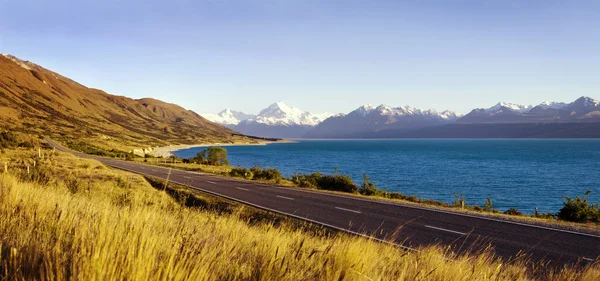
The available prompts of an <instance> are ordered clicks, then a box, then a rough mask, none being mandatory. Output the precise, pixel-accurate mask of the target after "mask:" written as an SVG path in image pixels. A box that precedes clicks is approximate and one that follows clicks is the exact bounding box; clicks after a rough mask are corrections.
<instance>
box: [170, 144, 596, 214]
mask: <svg viewBox="0 0 600 281" xmlns="http://www.w3.org/2000/svg"><path fill="white" fill-rule="evenodd" d="M202 149H204V148H201V147H196V148H191V149H185V150H180V151H177V152H175V154H176V155H177V156H179V157H185V158H187V157H192V156H194V155H196V153H197V152H198V151H200V150H202ZM226 149H227V152H228V154H229V161H230V162H231V164H232V165H234V166H237V165H241V166H243V167H252V166H254V165H260V166H263V167H271V166H272V167H276V168H278V169H279V170H280V171H281V172H282V173H283V175H284V176H286V177H290V176H291V175H292V174H293V173H295V172H301V173H312V172H315V171H320V172H322V173H333V172H334V169H335V167H339V172H340V173H344V174H349V175H351V176H352V178H353V179H354V181H355V182H356V183H357V184H358V185H360V183H362V180H363V174H364V173H366V174H367V175H368V176H369V177H370V178H371V181H372V182H374V183H375V184H376V187H378V188H381V189H385V188H387V189H388V190H390V191H398V192H401V193H404V194H408V195H416V196H417V197H419V196H421V197H422V198H423V199H435V200H440V201H444V202H448V203H450V202H452V201H453V200H454V198H455V197H454V193H457V194H463V196H464V198H465V199H466V201H467V204H479V205H483V203H484V202H485V201H486V198H487V197H490V198H492V201H493V204H494V207H495V208H498V209H499V210H501V211H504V210H506V209H508V208H511V207H514V208H518V209H519V210H521V211H523V212H525V213H533V212H534V210H535V208H536V207H538V208H539V210H540V212H557V211H558V210H559V209H560V208H561V207H562V202H563V200H564V196H565V195H566V196H575V195H581V194H583V193H584V192H585V191H586V190H591V191H592V194H591V195H590V196H589V197H588V198H589V199H590V201H592V202H593V203H597V202H600V188H599V184H600V140H598V139H591V140H580V139H577V140H574V139H568V140H566V139H560V140H555V139H552V140H547V139H544V140H540V139H535V140H534V139H525V140H524V139H518V140H516V139H515V140H506V139H502V140H474V139H468V140H465V139H461V140H449V139H419V140H414V139H411V140H300V141H298V142H297V143H279V144H270V145H266V146H229V147H226Z"/></svg>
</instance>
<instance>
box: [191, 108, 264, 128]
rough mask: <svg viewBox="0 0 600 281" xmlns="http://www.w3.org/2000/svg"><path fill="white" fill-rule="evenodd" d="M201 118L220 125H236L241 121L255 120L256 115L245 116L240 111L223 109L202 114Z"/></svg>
mask: <svg viewBox="0 0 600 281" xmlns="http://www.w3.org/2000/svg"><path fill="white" fill-rule="evenodd" d="M201 115H202V117H204V118H206V119H208V120H210V121H212V122H215V123H219V124H222V125H237V124H239V123H240V122H242V121H245V120H248V119H252V118H255V117H256V115H252V114H246V113H243V112H240V111H235V110H231V109H224V110H222V111H221V112H219V113H217V114H214V113H204V114H201Z"/></svg>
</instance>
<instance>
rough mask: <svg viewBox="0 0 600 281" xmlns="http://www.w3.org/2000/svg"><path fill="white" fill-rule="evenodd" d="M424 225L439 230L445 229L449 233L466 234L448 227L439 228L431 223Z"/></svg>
mask: <svg viewBox="0 0 600 281" xmlns="http://www.w3.org/2000/svg"><path fill="white" fill-rule="evenodd" d="M425 227H427V228H433V229H437V230H441V231H446V232H450V233H455V234H460V235H465V234H466V233H464V232H458V231H454V230H450V229H445V228H441V227H435V226H431V225H425Z"/></svg>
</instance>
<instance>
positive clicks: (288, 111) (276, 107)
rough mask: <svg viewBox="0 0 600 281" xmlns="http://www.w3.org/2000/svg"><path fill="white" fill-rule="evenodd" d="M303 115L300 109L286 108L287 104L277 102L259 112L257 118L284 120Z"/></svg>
mask: <svg viewBox="0 0 600 281" xmlns="http://www.w3.org/2000/svg"><path fill="white" fill-rule="evenodd" d="M303 113H304V112H303V111H302V110H300V109H297V108H295V107H291V106H288V105H287V104H285V103H283V102H281V101H278V102H276V103H273V104H271V105H269V107H267V108H265V109H263V110H261V111H260V113H258V117H264V118H280V119H285V118H288V117H292V118H293V117H294V116H300V115H302V114H303Z"/></svg>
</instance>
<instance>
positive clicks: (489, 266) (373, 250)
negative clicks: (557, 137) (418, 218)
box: [0, 155, 600, 280]
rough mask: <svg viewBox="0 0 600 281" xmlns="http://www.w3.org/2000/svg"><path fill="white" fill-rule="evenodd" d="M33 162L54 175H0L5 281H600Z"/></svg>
mask: <svg viewBox="0 0 600 281" xmlns="http://www.w3.org/2000/svg"><path fill="white" fill-rule="evenodd" d="M25 156H26V155H20V156H19V157H23V158H25ZM12 157H13V159H14V158H15V157H16V156H12ZM23 160H25V161H23V162H27V159H23ZM39 161H40V162H38V165H37V166H38V167H40V166H41V167H43V168H41V169H40V171H42V170H43V171H44V172H39V173H45V175H46V177H47V179H49V180H37V179H32V178H27V177H24V176H23V173H21V172H19V170H18V169H19V166H18V165H13V166H11V169H10V171H9V173H3V174H0V279H1V280H36V279H38V280H66V279H72V280H532V279H534V277H535V278H538V279H553V280H600V267H599V266H598V265H595V266H592V267H587V268H585V269H575V268H565V269H563V270H562V271H560V272H558V273H544V274H542V271H541V270H543V268H539V269H531V268H529V269H528V267H526V266H525V265H524V264H522V263H517V264H505V263H502V262H501V261H500V260H497V259H495V258H494V257H493V256H492V255H491V254H489V253H484V254H479V255H472V256H468V255H465V256H454V255H453V254H452V253H449V252H447V251H446V250H445V249H444V248H441V247H428V248H424V249H421V251H420V252H405V251H403V250H401V249H398V248H396V247H393V246H390V245H386V244H382V243H378V242H374V241H371V240H367V239H364V238H358V237H350V236H345V235H335V236H334V237H333V238H331V237H329V238H328V237H326V236H321V235H319V234H318V233H311V232H305V231H302V230H297V229H294V228H291V227H288V226H286V225H282V226H275V225H273V224H269V223H262V224H249V223H248V222H247V221H245V220H244V219H241V217H240V215H239V214H236V213H233V214H229V215H218V214H216V213H213V212H208V211H203V210H201V209H196V208H187V207H185V206H184V205H181V204H178V203H177V202H175V200H173V199H172V198H171V197H169V196H168V195H167V194H166V193H165V192H161V191H159V190H156V189H153V188H152V187H151V186H150V185H149V184H148V183H147V182H146V181H145V180H144V179H143V178H141V177H140V176H136V175H131V174H128V173H125V172H121V171H115V170H111V169H108V168H106V167H104V166H102V165H101V164H99V163H98V162H96V161H93V160H82V159H75V158H73V157H68V156H53V157H46V158H45V160H39ZM44 169H45V170H44ZM32 173H33V172H32ZM74 186H77V187H76V188H75V187H74ZM538 270H539V271H538Z"/></svg>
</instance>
